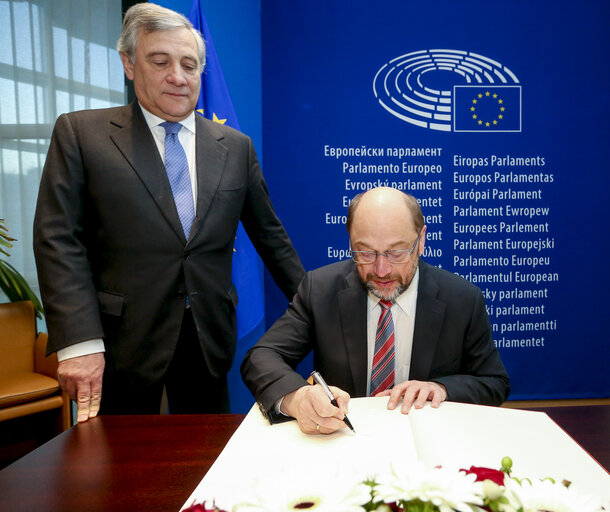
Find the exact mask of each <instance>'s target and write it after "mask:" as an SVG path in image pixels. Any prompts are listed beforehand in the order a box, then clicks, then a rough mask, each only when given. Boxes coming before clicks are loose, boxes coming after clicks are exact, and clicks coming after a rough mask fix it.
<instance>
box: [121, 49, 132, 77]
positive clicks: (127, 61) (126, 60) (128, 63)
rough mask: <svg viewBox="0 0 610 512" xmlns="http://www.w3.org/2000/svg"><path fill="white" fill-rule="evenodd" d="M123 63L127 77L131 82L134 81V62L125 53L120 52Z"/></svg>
mask: <svg viewBox="0 0 610 512" xmlns="http://www.w3.org/2000/svg"><path fill="white" fill-rule="evenodd" d="M119 55H120V56H121V62H122V63H123V69H124V70H125V76H127V78H129V80H133V62H131V59H130V58H129V55H127V54H126V53H125V52H120V53H119Z"/></svg>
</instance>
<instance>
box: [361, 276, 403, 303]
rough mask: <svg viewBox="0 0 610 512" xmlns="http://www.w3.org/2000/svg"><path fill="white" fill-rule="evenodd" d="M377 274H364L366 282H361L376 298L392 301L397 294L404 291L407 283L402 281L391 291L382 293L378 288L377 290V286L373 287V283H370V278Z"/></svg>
mask: <svg viewBox="0 0 610 512" xmlns="http://www.w3.org/2000/svg"><path fill="white" fill-rule="evenodd" d="M376 277H378V276H375V275H374V274H369V275H367V276H366V283H363V284H364V286H365V288H366V289H367V290H368V291H370V292H371V293H372V294H373V295H374V296H375V297H377V298H378V299H381V300H387V301H390V302H392V301H394V300H396V299H397V298H398V296H399V295H400V294H401V293H402V292H404V291H405V290H406V289H407V288H408V287H409V285H405V284H404V283H402V282H401V283H399V284H398V286H397V287H396V288H395V289H394V291H393V292H391V293H384V292H382V291H380V290H378V289H377V288H375V285H374V284H373V283H372V280H373V279H375V278H376Z"/></svg>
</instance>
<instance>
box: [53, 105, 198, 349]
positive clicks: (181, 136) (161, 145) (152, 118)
mask: <svg viewBox="0 0 610 512" xmlns="http://www.w3.org/2000/svg"><path fill="white" fill-rule="evenodd" d="M140 108H141V109H142V113H143V114H144V119H145V120H146V124H148V127H149V128H150V131H151V133H152V135H153V139H154V140H155V144H156V145H157V149H158V150H159V155H161V160H162V161H163V164H164V165H165V128H163V127H162V126H159V125H160V124H161V123H163V122H164V121H165V120H164V119H161V118H160V117H157V116H156V115H154V114H151V113H150V112H149V111H148V110H146V109H145V108H144V107H143V106H142V105H141V104H140ZM180 124H182V128H181V129H180V131H179V132H178V140H179V141H180V144H182V147H183V148H184V152H185V153H186V160H187V163H188V166H189V174H190V177H191V188H192V189H193V204H195V205H196V204H197V172H196V169H197V167H196V161H195V154H196V152H195V146H196V144H195V112H192V113H191V115H190V116H188V117H187V118H186V119H183V120H182V121H180ZM105 351H106V349H105V347H104V340H103V339H102V338H96V339H93V340H87V341H82V342H80V343H76V344H74V345H71V346H69V347H66V348H60V349H59V350H58V351H57V359H58V361H64V360H66V359H72V358H74V357H79V356H86V355H89V354H96V353H98V352H105Z"/></svg>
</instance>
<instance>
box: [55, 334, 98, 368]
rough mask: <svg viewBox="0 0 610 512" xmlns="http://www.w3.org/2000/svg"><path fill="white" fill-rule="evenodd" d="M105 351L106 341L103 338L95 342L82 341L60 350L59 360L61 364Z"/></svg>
mask: <svg viewBox="0 0 610 512" xmlns="http://www.w3.org/2000/svg"><path fill="white" fill-rule="evenodd" d="M105 351H106V349H105V347H104V340H103V339H102V338H96V339H93V340H87V341H81V342H80V343H76V344H75V345H70V346H69V347H66V348H60V349H59V350H58V351H57V360H58V361H59V362H61V361H65V360H66V359H73V358H75V357H80V356H88V355H90V354H97V353H99V352H105Z"/></svg>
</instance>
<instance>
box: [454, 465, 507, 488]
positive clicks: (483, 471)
mask: <svg viewBox="0 0 610 512" xmlns="http://www.w3.org/2000/svg"><path fill="white" fill-rule="evenodd" d="M462 471H464V472H466V473H468V474H470V473H473V474H475V475H477V479H476V481H477V482H482V481H483V480H491V481H492V482H495V483H496V484H498V485H504V473H502V471H498V470H497V469H491V468H481V467H477V466H470V469H462Z"/></svg>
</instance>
